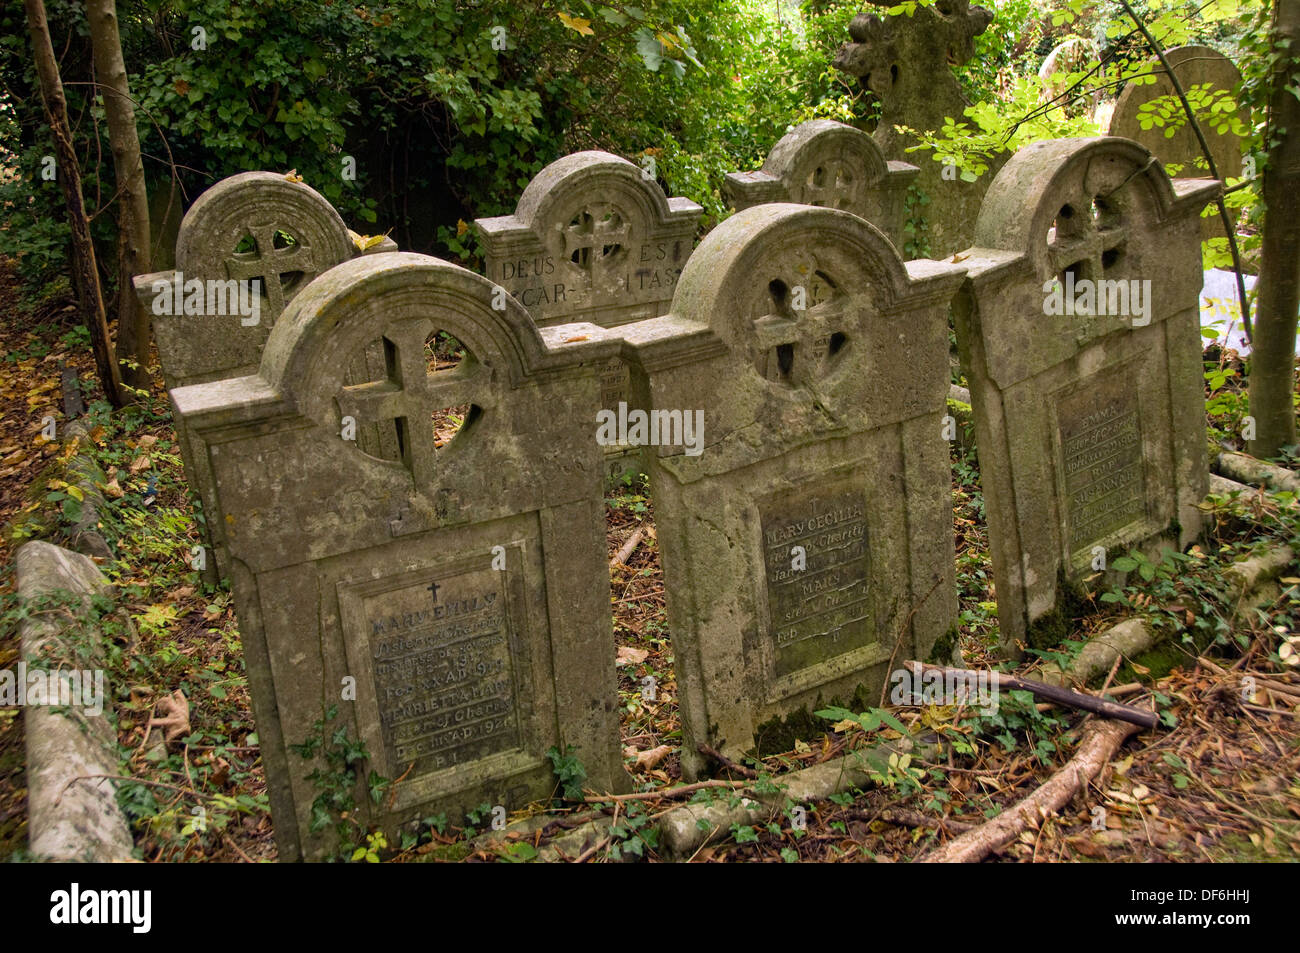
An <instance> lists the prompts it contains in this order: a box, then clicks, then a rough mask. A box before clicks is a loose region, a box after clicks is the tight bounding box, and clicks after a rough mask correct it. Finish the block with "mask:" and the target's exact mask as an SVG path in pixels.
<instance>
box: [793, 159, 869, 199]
mask: <svg viewBox="0 0 1300 953" xmlns="http://www.w3.org/2000/svg"><path fill="white" fill-rule="evenodd" d="M860 189H861V183H860V182H859V181H858V178H857V177H856V176H855V175H854V174H853V170H852V169H850V168H849V167H848V165H847V164H846V163H844V162H841V161H839V160H837V159H832V160H828V161H826V162H823V163H822V164H821V165H819V166H817V168H816V169H814V170H813V171H812V172H811V173H810V174H809V176H808V181H807V182H805V183H804V184H803V188H802V190H801V194H800V196H799V199H798V202H799V204H800V205H820V206H823V207H825V208H838V209H846V208H851V207H852V206H853V205H854V203H855V202H856V201H857V195H858V192H859V191H860Z"/></svg>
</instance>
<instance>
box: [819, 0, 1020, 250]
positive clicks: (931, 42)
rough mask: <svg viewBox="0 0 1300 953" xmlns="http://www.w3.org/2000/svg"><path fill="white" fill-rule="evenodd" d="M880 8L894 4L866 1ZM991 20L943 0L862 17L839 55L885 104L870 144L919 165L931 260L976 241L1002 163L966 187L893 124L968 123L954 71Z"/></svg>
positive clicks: (963, 3)
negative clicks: (948, 120) (982, 211)
mask: <svg viewBox="0 0 1300 953" xmlns="http://www.w3.org/2000/svg"><path fill="white" fill-rule="evenodd" d="M868 2H870V3H872V4H873V5H875V6H878V7H886V8H887V7H891V6H894V3H893V2H892V0H868ZM991 22H993V14H992V13H991V12H990V11H989V10H986V9H985V8H983V7H978V6H977V7H972V6H971V5H970V0H939V2H937V3H935V4H934V5H933V6H925V7H917V8H916V9H915V10H914V11H913V12H912V13H911V14H910V15H904V14H897V15H886V16H885V17H884V18H883V19H882V18H881V17H878V16H876V15H874V14H867V13H859V14H858V15H857V16H856V17H854V18H853V22H852V23H850V24H849V35H850V36H851V37H852V39H853V41H852V42H850V43H846V44H845V45H844V46H842V47H841V48H840V50H839V52H838V53H837V54H836V55H835V68H836V69H838V70H841V71H842V72H845V73H848V74H849V75H851V76H855V77H857V78H858V79H859V80H860V81H861V82H862V84H863V85H864V86H866V87H867V88H868V89H869V90H871V91H872V92H873V93H875V94H876V96H878V97H879V99H880V109H881V111H880V122H879V125H877V127H876V131H875V133H874V134H873V138H874V139H875V140H876V144H877V145H879V146H880V151H881V152H882V153H884V155H885V157H886V158H889V159H905V160H909V161H916V156H917V155H923V156H924V159H922V160H921V161H919V165H920V168H921V172H920V175H919V176H918V178H917V180H916V185H917V187H918V188H920V189H921V191H923V192H924V193H925V194H926V195H927V196H928V197H929V200H930V201H929V204H928V205H926V206H925V207H924V210H923V214H924V217H925V220H926V224H927V226H928V233H927V238H928V242H929V251H930V254H931V255H932V256H934V257H936V258H944V257H948V256H950V255H952V254H953V253H954V252H958V251H960V250H961V249H963V248H965V247H966V246H967V245H969V244H970V243H971V236H972V235H973V234H974V227H975V219H976V218H977V217H978V215H979V207H980V201H981V200H982V199H983V197H984V192H985V190H986V189H987V188H988V183H989V182H990V181H991V179H992V174H993V172H995V171H996V170H997V167H998V164H999V163H1000V162H1001V161H1002V157H994V158H993V159H992V160H991V161H990V166H991V169H990V171H989V172H986V173H985V174H984V175H983V176H981V177H980V178H979V179H977V180H976V181H974V182H964V181H962V180H961V178H960V176H959V175H958V174H957V173H956V170H955V169H951V168H950V169H948V170H946V171H945V169H944V167H943V166H942V165H941V164H940V163H938V162H934V161H932V159H931V158H930V156H928V155H926V154H924V153H908V152H907V149H908V148H909V147H911V146H914V145H916V139H915V137H913V136H911V135H910V134H905V133H900V132H898V131H897V130H896V129H895V128H894V127H895V126H907V127H909V128H911V129H915V130H917V131H919V132H925V131H927V130H935V131H937V130H939V129H941V128H943V125H944V119H945V117H949V116H951V117H952V118H953V119H955V120H956V121H958V122H963V121H969V120H966V119H965V118H964V117H965V109H966V107H967V106H969V105H970V103H969V102H967V100H966V98H965V97H964V96H963V95H962V92H961V87H960V86H959V85H958V83H957V78H956V77H955V76H954V75H953V72H952V69H951V67H952V66H957V65H960V64H962V63H965V62H966V61H967V60H969V59H970V58H971V57H972V56H973V55H974V52H975V45H974V39H975V37H976V36H978V35H979V34H981V33H983V32H984V31H985V30H986V29H987V28H988V25H989V24H990V23H991Z"/></svg>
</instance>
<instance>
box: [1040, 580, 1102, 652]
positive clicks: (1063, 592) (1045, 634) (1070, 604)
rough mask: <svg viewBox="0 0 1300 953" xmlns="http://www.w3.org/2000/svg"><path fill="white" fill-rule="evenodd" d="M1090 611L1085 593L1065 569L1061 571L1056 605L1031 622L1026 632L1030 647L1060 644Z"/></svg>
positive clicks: (1052, 646) (1042, 647)
mask: <svg viewBox="0 0 1300 953" xmlns="http://www.w3.org/2000/svg"><path fill="white" fill-rule="evenodd" d="M1088 612H1089V606H1088V602H1087V600H1086V599H1084V597H1083V593H1082V592H1081V591H1080V590H1079V588H1078V587H1077V586H1076V585H1074V584H1073V583H1071V582H1070V581H1069V580H1068V579H1066V578H1065V572H1064V571H1063V570H1062V571H1059V572H1058V573H1057V576H1056V605H1054V606H1052V609H1051V611H1050V612H1046V613H1044V614H1043V615H1041V616H1039V617H1038V618H1037V619H1035V620H1034V621H1033V622H1032V623H1030V626H1029V631H1028V632H1027V633H1026V638H1027V640H1028V642H1029V645H1030V647H1031V648H1035V649H1039V650H1042V649H1051V648H1055V647H1056V646H1058V645H1060V644H1061V643H1062V642H1064V641H1065V640H1066V639H1067V638H1069V636H1070V633H1071V631H1072V630H1073V628H1074V626H1075V625H1076V624H1077V623H1078V621H1079V620H1080V619H1082V618H1084V617H1085V616H1086V615H1088Z"/></svg>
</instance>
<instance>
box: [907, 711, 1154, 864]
mask: <svg viewBox="0 0 1300 953" xmlns="http://www.w3.org/2000/svg"><path fill="white" fill-rule="evenodd" d="M1136 731H1137V726H1136V725H1133V724H1128V723H1125V722H1115V721H1094V722H1091V723H1089V724H1088V726H1087V728H1085V729H1084V734H1083V740H1082V741H1080V742H1079V750H1078V751H1076V752H1075V753H1074V757H1073V758H1071V759H1070V760H1069V762H1068V763H1067V764H1066V765H1065V767H1063V768H1062V769H1061V770H1060V771H1058V772H1056V774H1054V775H1052V776H1051V777H1050V778H1049V779H1048V780H1047V782H1046V783H1045V784H1043V785H1042V787H1040V788H1038V789H1037V790H1036V791H1034V793H1033V794H1031V795H1029V797H1027V798H1025V799H1024V800H1023V801H1021V802H1020V803H1019V804H1017V805H1016V806H1015V807H1013V808H1010V809H1008V810H1006V811H1003V812H1002V813H1001V814H999V815H998V816H997V817H995V818H993V820H991V821H989V822H988V823H986V824H981V825H980V826H979V827H977V828H975V829H974V830H972V831H967V832H966V833H965V834H962V835H961V836H960V837H958V838H956V839H955V840H953V841H950V842H949V843H947V844H945V845H944V846H943V847H940V848H939V849H938V850H934V851H931V852H930V853H929V854H927V855H926V856H925V857H923V858H921V859H922V860H923V861H925V862H927V863H935V864H973V863H976V862H977V861H980V860H983V859H984V858H985V857H987V856H988V855H989V854H991V853H992V852H993V851H995V850H997V849H998V848H1000V847H1004V846H1006V845H1007V844H1009V843H1011V842H1012V841H1013V840H1015V839H1016V838H1017V837H1018V836H1020V834H1021V832H1022V831H1025V830H1028V829H1029V828H1030V826H1031V825H1034V824H1038V823H1040V822H1041V818H1044V817H1046V816H1047V815H1048V814H1051V813H1053V812H1055V811H1059V810H1060V809H1061V808H1063V807H1065V805H1066V804H1068V803H1069V802H1070V799H1071V798H1072V797H1074V795H1075V794H1076V793H1078V792H1079V791H1080V790H1081V789H1082V788H1083V787H1084V786H1085V785H1086V784H1087V783H1088V782H1089V781H1091V780H1092V779H1093V778H1095V777H1096V776H1097V774H1098V773H1100V771H1101V769H1102V768H1103V767H1105V765H1106V764H1107V763H1108V762H1109V761H1110V760H1111V759H1112V758H1113V757H1114V756H1115V753H1116V752H1117V751H1119V748H1120V745H1122V744H1123V743H1124V740H1125V739H1126V738H1128V736H1129V735H1131V734H1133V733H1135V732H1136Z"/></svg>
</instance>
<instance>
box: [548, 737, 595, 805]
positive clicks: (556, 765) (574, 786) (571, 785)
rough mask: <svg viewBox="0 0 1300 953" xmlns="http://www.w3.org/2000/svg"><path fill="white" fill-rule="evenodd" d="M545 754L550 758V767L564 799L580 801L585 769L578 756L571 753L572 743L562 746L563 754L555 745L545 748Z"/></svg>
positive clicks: (584, 780) (585, 776) (585, 778)
mask: <svg viewBox="0 0 1300 953" xmlns="http://www.w3.org/2000/svg"><path fill="white" fill-rule="evenodd" d="M546 756H547V757H548V758H550V759H551V769H552V770H553V771H554V772H555V780H556V781H558V782H559V785H560V790H561V792H562V793H563V795H564V799H565V800H566V801H581V800H582V786H583V784H584V783H585V782H586V780H587V769H586V768H584V767H583V766H582V762H581V761H579V760H578V756H577V755H575V754H573V745H565V746H564V754H560V751H559V749H558V748H556V747H550V748H548V749H546Z"/></svg>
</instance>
